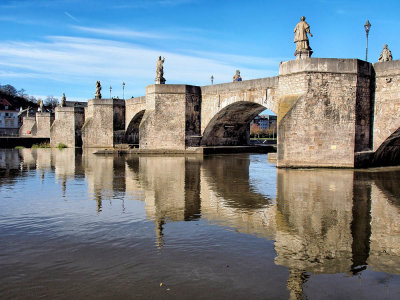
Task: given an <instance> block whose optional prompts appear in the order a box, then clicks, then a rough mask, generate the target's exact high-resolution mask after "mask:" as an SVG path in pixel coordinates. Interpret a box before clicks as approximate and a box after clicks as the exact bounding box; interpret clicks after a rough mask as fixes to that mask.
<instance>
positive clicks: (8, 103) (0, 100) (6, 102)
mask: <svg viewBox="0 0 400 300" xmlns="http://www.w3.org/2000/svg"><path fill="white" fill-rule="evenodd" d="M0 105H4V106H11V103H10V102H8V101H7V100H6V99H2V98H0Z"/></svg>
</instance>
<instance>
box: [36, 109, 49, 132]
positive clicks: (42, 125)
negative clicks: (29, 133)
mask: <svg viewBox="0 0 400 300" xmlns="http://www.w3.org/2000/svg"><path fill="white" fill-rule="evenodd" d="M50 126H51V114H50V113H48V112H38V113H36V134H35V136H37V137H45V138H50Z"/></svg>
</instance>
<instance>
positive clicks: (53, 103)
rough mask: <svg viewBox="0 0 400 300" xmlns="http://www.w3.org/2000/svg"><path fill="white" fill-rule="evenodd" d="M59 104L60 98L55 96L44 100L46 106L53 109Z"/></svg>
mask: <svg viewBox="0 0 400 300" xmlns="http://www.w3.org/2000/svg"><path fill="white" fill-rule="evenodd" d="M58 103H59V101H58V98H56V97H53V96H47V98H46V99H45V100H44V105H45V106H50V107H51V108H55V107H56V106H57V105H58Z"/></svg>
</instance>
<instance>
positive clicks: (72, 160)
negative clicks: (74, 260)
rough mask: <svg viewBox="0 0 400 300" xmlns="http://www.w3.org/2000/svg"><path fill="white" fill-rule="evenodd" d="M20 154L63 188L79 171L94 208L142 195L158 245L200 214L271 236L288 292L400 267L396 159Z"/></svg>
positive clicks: (297, 292) (399, 189)
mask: <svg viewBox="0 0 400 300" xmlns="http://www.w3.org/2000/svg"><path fill="white" fill-rule="evenodd" d="M12 153H13V154H10V153H8V154H7V155H9V156H10V155H11V157H13V158H12V159H11V164H12V161H13V159H15V160H17V158H16V157H14V156H15V155H16V154H15V152H12ZM13 155H14V156H13ZM19 156H20V157H21V162H19V161H18V162H16V163H15V167H17V168H19V167H21V165H22V164H23V165H24V166H25V168H29V169H34V168H37V169H40V170H43V172H45V171H46V170H49V169H52V168H54V169H55V175H56V178H57V180H58V181H59V182H60V183H61V186H62V189H63V193H64V194H65V192H66V190H68V180H69V179H73V178H76V177H85V178H86V180H87V182H88V193H89V197H90V198H92V199H94V200H95V201H96V202H97V211H98V213H99V214H101V213H102V207H103V205H104V202H105V201H106V202H110V201H111V202H116V201H119V200H120V202H121V209H122V211H124V209H125V208H124V201H126V200H127V199H132V200H141V201H144V202H145V211H146V215H147V218H148V219H150V220H152V221H154V223H155V226H154V228H155V239H156V243H157V247H159V248H162V247H163V246H164V245H165V244H166V243H168V234H166V233H165V232H164V228H165V226H166V224H167V223H170V222H178V221H191V220H198V219H204V220H207V221H208V222H210V223H213V224H218V225H220V226H226V227H228V228H232V229H234V230H235V231H237V232H240V233H245V234H251V235H256V236H258V237H261V238H266V239H269V240H273V241H274V247H275V251H276V257H275V264H276V265H281V266H284V267H286V268H288V269H289V278H288V280H287V287H288V289H289V290H290V294H291V298H293V299H297V298H302V297H303V288H304V284H305V283H306V282H307V281H308V280H311V279H312V277H313V275H315V274H336V273H347V274H349V276H352V275H355V274H359V273H360V272H362V271H363V270H365V269H367V268H368V269H372V270H374V271H376V272H385V273H387V274H400V225H399V224H400V186H399V184H398V183H399V182H400V169H398V168H392V169H376V170H374V171H371V170H362V171H357V170H344V169H337V170H336V169H275V167H274V166H273V165H267V164H266V163H265V160H266V156H265V155H248V154H240V155H226V156H209V157H208V156H205V157H197V156H186V157H184V156H175V157H164V156H128V157H114V156H97V155H93V154H91V153H89V152H84V153H82V154H79V153H78V154H77V153H75V150H73V149H64V150H62V151H59V150H55V149H51V150H46V149H40V150H37V151H35V150H30V149H23V150H20V152H19ZM258 162H259V164H260V165H257V163H258ZM261 162H262V163H261ZM8 163H10V159H8ZM251 165H252V167H251ZM249 170H253V172H254V174H250V171H249ZM43 174H45V173H43ZM260 174H264V175H262V176H259V175H260ZM44 176H45V175H44ZM275 180H276V185H275ZM275 187H276V188H275ZM117 203H118V202H117Z"/></svg>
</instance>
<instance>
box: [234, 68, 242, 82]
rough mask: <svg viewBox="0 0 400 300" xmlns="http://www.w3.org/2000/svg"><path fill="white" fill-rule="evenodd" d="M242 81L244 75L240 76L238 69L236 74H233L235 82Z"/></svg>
mask: <svg viewBox="0 0 400 300" xmlns="http://www.w3.org/2000/svg"><path fill="white" fill-rule="evenodd" d="M235 81H242V77H241V76H240V71H239V70H236V74H235V75H234V76H233V82H235Z"/></svg>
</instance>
